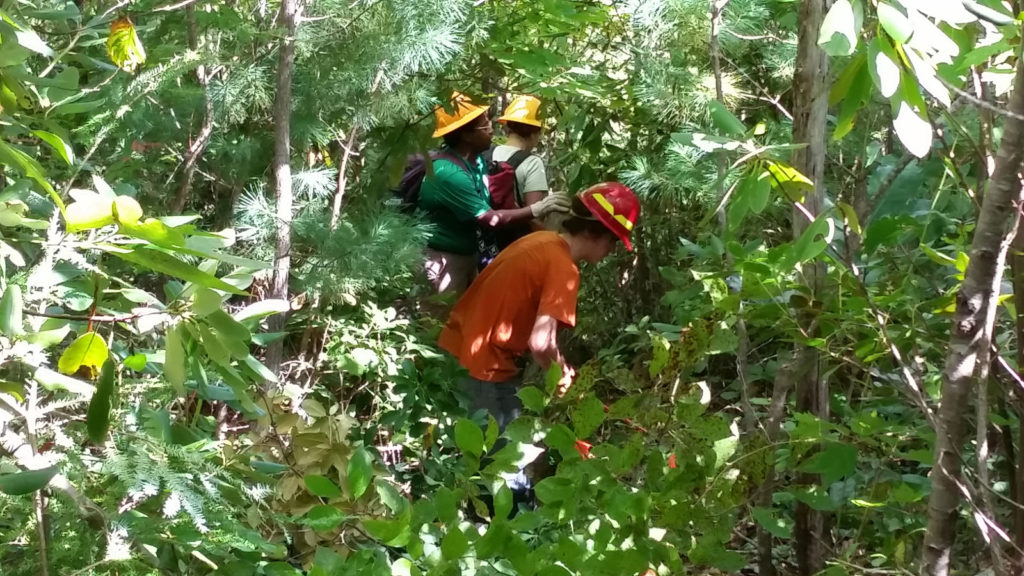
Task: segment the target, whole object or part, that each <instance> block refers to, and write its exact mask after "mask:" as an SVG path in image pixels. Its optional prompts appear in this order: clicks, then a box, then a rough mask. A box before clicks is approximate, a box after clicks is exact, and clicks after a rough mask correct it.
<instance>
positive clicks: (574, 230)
mask: <svg viewBox="0 0 1024 576" xmlns="http://www.w3.org/2000/svg"><path fill="white" fill-rule="evenodd" d="M639 215H640V202H639V200H638V199H637V197H636V195H635V194H633V191H632V190H630V189H629V188H628V187H627V186H625V185H624V184H619V183H618V182H605V183H602V184H596V185H594V186H591V187H590V188H587V189H586V190H584V191H583V192H581V193H579V194H578V195H576V197H575V198H573V202H572V210H571V212H570V216H569V219H568V220H566V221H565V222H564V224H563V229H564V230H565V231H564V232H563V233H561V234H559V233H556V232H552V231H541V232H534V233H532V234H528V235H526V236H524V237H523V238H520V239H519V240H516V241H515V242H513V243H512V244H511V245H510V246H509V247H508V248H506V249H505V250H503V251H501V253H499V254H498V257H497V258H495V259H494V261H493V262H491V263H490V264H489V265H488V266H487V267H486V268H484V271H483V272H482V273H481V274H480V275H479V276H478V277H477V278H476V280H474V281H473V284H471V285H470V287H469V290H467V291H466V293H465V294H464V295H463V296H462V298H461V299H460V300H459V301H458V303H457V304H456V305H455V308H454V309H453V310H452V312H451V316H450V317H449V319H448V322H447V324H446V325H445V327H444V330H443V331H442V332H441V336H440V339H439V341H438V344H439V345H440V346H441V348H443V349H444V350H446V351H448V352H449V353H451V354H452V355H453V356H455V357H456V358H457V359H458V361H459V364H461V365H462V367H463V368H465V369H466V370H468V371H469V376H468V377H467V378H465V379H464V380H463V382H462V386H463V389H464V390H465V391H466V393H467V394H468V395H469V397H470V412H476V411H477V410H480V409H484V410H486V411H487V412H489V413H490V414H491V415H492V416H494V419H495V420H496V421H497V423H498V428H499V430H500V431H502V432H503V431H504V430H505V427H506V426H507V425H508V424H509V423H510V422H511V421H512V420H514V419H515V418H516V417H518V416H519V413H520V412H521V410H522V402H521V401H520V400H519V397H518V396H517V395H516V392H517V391H518V389H519V386H520V384H521V379H522V374H521V369H520V362H519V361H520V358H521V357H523V356H524V355H525V354H526V353H527V352H529V353H530V354H531V355H532V357H533V359H534V361H536V362H537V364H539V365H540V367H541V368H542V369H544V370H547V369H548V367H549V366H550V365H551V363H552V362H554V363H556V364H558V365H559V366H561V367H562V381H561V382H560V384H559V390H558V393H559V394H560V395H561V394H564V393H565V391H566V390H567V389H568V387H569V386H570V385H571V383H572V377H573V375H574V372H573V369H572V367H570V366H569V364H568V363H567V362H566V361H565V357H564V356H563V355H562V353H561V351H560V350H559V349H558V342H557V338H556V337H557V333H558V329H559V327H568V328H571V327H573V326H575V325H576V295H577V292H578V290H579V283H580V272H579V268H578V267H577V263H579V262H590V263H592V264H594V263H597V262H598V261H600V260H601V259H602V258H604V257H605V256H607V255H608V254H609V253H610V252H611V251H612V249H613V248H614V247H615V242H616V241H617V240H622V242H623V244H625V245H626V248H627V249H628V250H632V249H633V247H632V245H631V244H630V241H629V234H630V232H631V231H632V230H633V226H634V225H635V224H636V221H637V218H638V217H639ZM514 483H515V484H517V485H512V484H513V482H512V481H510V486H509V488H511V489H512V490H513V492H514V493H515V492H521V491H522V490H525V489H528V482H527V481H526V479H525V475H523V474H522V471H520V474H519V475H517V478H516V479H515V480H514Z"/></svg>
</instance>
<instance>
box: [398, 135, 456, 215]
mask: <svg viewBox="0 0 1024 576" xmlns="http://www.w3.org/2000/svg"><path fill="white" fill-rule="evenodd" d="M438 158H444V159H446V160H449V161H450V162H452V163H454V164H455V165H456V166H458V167H460V168H462V169H463V170H467V171H468V170H469V169H468V168H467V167H466V162H465V160H460V159H459V158H458V157H457V156H455V155H454V154H452V153H450V152H445V151H443V150H431V151H430V160H431V161H434V160H437V159H438ZM426 175H427V162H426V157H425V156H424V155H423V154H410V155H409V156H408V157H407V158H406V160H405V172H403V173H402V178H401V180H399V181H398V185H397V186H395V187H394V188H392V189H391V196H392V197H391V199H389V200H388V201H387V204H388V205H390V206H397V207H398V209H399V210H400V211H402V212H403V213H405V214H410V213H412V212H415V211H416V206H417V205H418V204H419V201H420V188H422V186H423V178H424V177H426Z"/></svg>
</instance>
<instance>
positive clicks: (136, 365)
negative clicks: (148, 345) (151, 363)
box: [124, 354, 147, 372]
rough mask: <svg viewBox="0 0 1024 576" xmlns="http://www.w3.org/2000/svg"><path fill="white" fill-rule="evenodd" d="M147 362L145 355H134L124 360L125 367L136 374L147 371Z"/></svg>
mask: <svg viewBox="0 0 1024 576" xmlns="http://www.w3.org/2000/svg"><path fill="white" fill-rule="evenodd" d="M146 362H147V359H146V355H145V354H132V355H131V356H129V357H127V358H125V359H124V367H125V368H128V369H129V370H134V371H136V372H142V371H143V370H145V369H146Z"/></svg>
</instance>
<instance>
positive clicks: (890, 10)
mask: <svg viewBox="0 0 1024 576" xmlns="http://www.w3.org/2000/svg"><path fill="white" fill-rule="evenodd" d="M878 22H879V23H880V24H881V25H882V28H884V29H885V31H886V32H887V33H888V34H889V36H891V37H892V39H893V41H895V42H899V43H900V44H903V43H904V42H906V41H907V40H909V39H910V35H911V34H913V33H914V28H913V26H911V24H910V20H908V19H907V16H906V15H905V14H903V12H900V10H899V9H898V8H895V7H893V6H891V5H889V4H887V3H885V2H879V3H878Z"/></svg>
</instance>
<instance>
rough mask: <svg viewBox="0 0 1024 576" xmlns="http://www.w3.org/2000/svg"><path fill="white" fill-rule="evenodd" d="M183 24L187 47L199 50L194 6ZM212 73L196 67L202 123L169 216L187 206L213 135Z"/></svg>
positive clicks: (190, 144) (186, 155)
mask: <svg viewBox="0 0 1024 576" xmlns="http://www.w3.org/2000/svg"><path fill="white" fill-rule="evenodd" d="M185 22H186V27H187V32H188V47H189V49H190V50H198V49H199V36H198V33H197V32H196V9H195V5H194V4H189V5H188V6H186V7H185ZM212 76H213V73H208V72H207V70H206V66H204V65H203V64H200V65H199V66H197V67H196V81H197V82H199V86H200V87H201V88H202V89H203V123H202V125H201V126H200V128H199V133H198V134H196V137H195V139H194V140H192V142H190V143H189V146H188V151H187V152H186V153H185V161H184V163H183V165H182V169H181V182H180V183H179V184H178V192H177V193H176V194H175V195H174V201H173V202H172V203H171V214H180V213H181V212H182V211H183V210H184V209H185V206H186V205H188V197H189V193H190V192H191V191H192V178H193V177H194V176H195V173H196V165H197V164H198V163H199V158H200V157H201V156H202V155H203V152H204V151H205V150H206V146H207V144H209V143H210V136H212V135H213V96H211V95H210V90H209V88H208V85H209V83H210V78H211V77H212Z"/></svg>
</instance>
